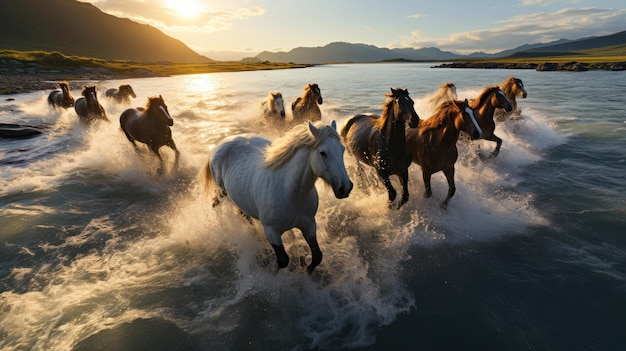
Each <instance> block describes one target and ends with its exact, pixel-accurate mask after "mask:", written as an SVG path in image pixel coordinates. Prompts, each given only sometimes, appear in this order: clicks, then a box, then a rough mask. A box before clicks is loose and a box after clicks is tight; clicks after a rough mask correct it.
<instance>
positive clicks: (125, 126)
mask: <svg viewBox="0 0 626 351" xmlns="http://www.w3.org/2000/svg"><path fill="white" fill-rule="evenodd" d="M172 125H174V119H172V116H170V113H169V111H168V110H167V105H165V101H164V100H163V97H161V96H160V95H159V97H151V98H149V99H148V103H147V104H146V107H145V108H143V107H138V108H129V109H126V110H125V111H124V112H122V114H121V116H120V126H121V127H122V130H123V131H124V134H126V137H127V138H128V140H130V142H131V143H133V146H134V147H135V149H136V150H138V148H137V144H136V143H135V141H139V142H142V143H144V144H146V145H148V148H150V150H151V151H152V152H153V153H154V154H155V155H156V156H157V157H158V158H159V161H160V165H159V168H158V169H157V172H158V173H159V174H161V173H163V157H161V154H159V149H160V148H161V146H169V147H170V148H172V150H174V152H175V153H176V160H175V161H174V167H175V168H176V167H178V158H179V157H180V152H179V151H178V149H177V148H176V144H175V143H174V140H173V139H172V131H171V130H170V126H172Z"/></svg>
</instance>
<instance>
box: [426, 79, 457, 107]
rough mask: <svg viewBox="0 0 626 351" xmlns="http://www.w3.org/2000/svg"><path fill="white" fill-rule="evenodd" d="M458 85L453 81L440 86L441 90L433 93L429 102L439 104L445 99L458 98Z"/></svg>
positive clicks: (433, 104)
mask: <svg viewBox="0 0 626 351" xmlns="http://www.w3.org/2000/svg"><path fill="white" fill-rule="evenodd" d="M456 98H457V94H456V85H454V83H452V82H446V83H443V84H441V85H440V86H439V90H438V91H437V93H436V94H435V95H433V96H432V97H431V98H430V99H428V102H429V103H430V104H431V106H439V105H440V104H441V103H442V102H444V101H449V100H456Z"/></svg>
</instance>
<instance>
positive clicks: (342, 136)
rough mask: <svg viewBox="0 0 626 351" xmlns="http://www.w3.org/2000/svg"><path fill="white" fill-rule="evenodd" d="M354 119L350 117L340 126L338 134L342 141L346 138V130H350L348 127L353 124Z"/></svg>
mask: <svg viewBox="0 0 626 351" xmlns="http://www.w3.org/2000/svg"><path fill="white" fill-rule="evenodd" d="M355 117H356V116H355ZM355 120H356V118H354V117H352V118H350V119H349V120H348V121H347V122H346V124H344V125H343V127H341V131H340V132H339V135H341V139H342V140H344V141H345V140H346V137H347V136H348V132H349V131H350V128H351V127H352V125H353V124H354V121H355Z"/></svg>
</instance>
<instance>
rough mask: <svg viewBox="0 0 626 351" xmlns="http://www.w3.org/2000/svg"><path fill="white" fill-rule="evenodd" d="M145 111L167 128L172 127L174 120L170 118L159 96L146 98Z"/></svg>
mask: <svg viewBox="0 0 626 351" xmlns="http://www.w3.org/2000/svg"><path fill="white" fill-rule="evenodd" d="M146 110H147V111H148V113H150V114H151V115H155V116H156V117H157V118H159V120H161V121H163V122H164V123H165V124H167V125H168V126H173V125H174V119H173V118H172V116H170V113H169V111H168V109H167V105H166V104H165V100H163V97H162V96H161V95H159V96H158V97H156V96H154V97H151V98H148V105H147V107H146Z"/></svg>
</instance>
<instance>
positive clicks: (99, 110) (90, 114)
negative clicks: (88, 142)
mask: <svg viewBox="0 0 626 351" xmlns="http://www.w3.org/2000/svg"><path fill="white" fill-rule="evenodd" d="M81 95H82V96H83V97H80V98H78V99H76V103H75V104H74V110H75V111H76V114H77V115H78V117H80V118H81V119H82V120H83V121H85V122H93V121H95V120H97V119H103V120H105V121H107V122H110V121H109V119H108V118H107V113H106V111H104V107H102V105H100V102H99V101H98V95H97V94H96V87H95V86H88V87H87V86H86V87H85V89H83V92H82V93H81Z"/></svg>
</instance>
